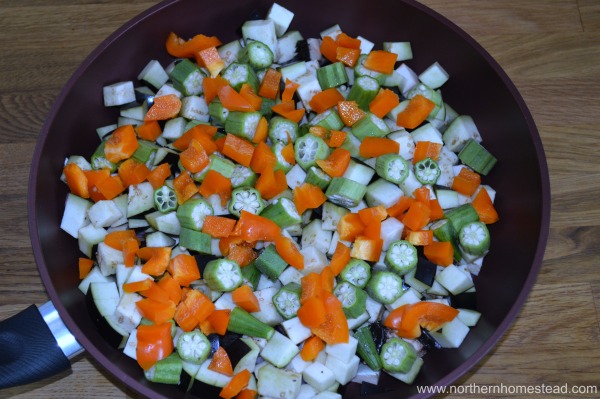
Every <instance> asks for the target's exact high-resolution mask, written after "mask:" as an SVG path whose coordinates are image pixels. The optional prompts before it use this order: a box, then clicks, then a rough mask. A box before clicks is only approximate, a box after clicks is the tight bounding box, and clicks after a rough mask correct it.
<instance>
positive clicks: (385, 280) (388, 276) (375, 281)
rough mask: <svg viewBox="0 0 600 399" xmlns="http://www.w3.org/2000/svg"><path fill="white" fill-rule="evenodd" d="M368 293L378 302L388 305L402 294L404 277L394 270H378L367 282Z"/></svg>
mask: <svg viewBox="0 0 600 399" xmlns="http://www.w3.org/2000/svg"><path fill="white" fill-rule="evenodd" d="M367 293H368V294H369V296H370V297H371V298H373V299H374V300H376V301H377V302H379V303H383V304H384V305H388V304H390V303H392V302H394V301H395V300H396V299H398V298H400V297H401V296H402V279H401V278H400V276H398V275H397V274H396V273H393V272H388V271H383V270H381V271H377V272H375V273H373V276H372V277H371V279H370V280H369V282H368V283H367Z"/></svg>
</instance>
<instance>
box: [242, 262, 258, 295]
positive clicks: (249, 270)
mask: <svg viewBox="0 0 600 399" xmlns="http://www.w3.org/2000/svg"><path fill="white" fill-rule="evenodd" d="M241 270H242V276H244V284H249V285H250V286H251V287H252V289H253V290H256V287H258V281H259V280H260V270H258V269H257V268H256V265H255V264H254V262H251V263H250V264H248V265H246V266H244V267H242V268H241Z"/></svg>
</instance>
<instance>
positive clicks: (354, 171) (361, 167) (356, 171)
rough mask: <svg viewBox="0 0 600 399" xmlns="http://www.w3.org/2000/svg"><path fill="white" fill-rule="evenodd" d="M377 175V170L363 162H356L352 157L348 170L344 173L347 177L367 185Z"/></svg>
mask: <svg viewBox="0 0 600 399" xmlns="http://www.w3.org/2000/svg"><path fill="white" fill-rule="evenodd" d="M374 175H375V170H374V169H373V168H371V167H370V166H367V165H365V164H363V163H362V162H356V161H355V160H353V159H350V163H349V164H348V167H347V168H346V171H345V172H344V174H343V175H342V177H345V178H346V179H350V180H354V181H355V182H357V183H360V184H364V185H367V184H369V182H370V181H371V179H372V178H373V176H374Z"/></svg>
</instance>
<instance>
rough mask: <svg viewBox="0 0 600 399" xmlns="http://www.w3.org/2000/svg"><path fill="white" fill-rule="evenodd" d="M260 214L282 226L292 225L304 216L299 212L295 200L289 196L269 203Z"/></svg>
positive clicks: (299, 221) (300, 220)
mask: <svg viewBox="0 0 600 399" xmlns="http://www.w3.org/2000/svg"><path fill="white" fill-rule="evenodd" d="M260 216H262V217H265V218H267V219H269V220H271V221H273V222H275V224H277V225H278V226H279V227H281V228H286V227H290V226H293V225H296V224H299V223H301V222H302V217H301V216H300V215H299V214H298V211H297V209H296V205H295V204H294V201H292V200H290V199H289V198H285V197H281V198H278V199H276V200H275V201H274V202H273V203H272V204H270V205H268V206H267V207H266V208H265V209H264V210H263V211H262V212H261V213H260Z"/></svg>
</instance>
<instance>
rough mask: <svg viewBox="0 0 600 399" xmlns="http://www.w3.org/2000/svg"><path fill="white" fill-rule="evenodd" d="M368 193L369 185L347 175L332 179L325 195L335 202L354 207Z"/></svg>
mask: <svg viewBox="0 0 600 399" xmlns="http://www.w3.org/2000/svg"><path fill="white" fill-rule="evenodd" d="M366 193H367V186H365V185H364V184H360V183H357V182H355V181H354V180H350V179H346V178H345V177H334V178H333V179H331V182H330V183H329V186H327V190H326V191H325V195H326V196H327V199H329V201H331V202H333V203H334V204H337V205H340V206H343V207H346V208H354V207H355V206H357V205H358V203H359V202H360V201H361V200H362V199H363V197H364V196H365V194H366Z"/></svg>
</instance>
